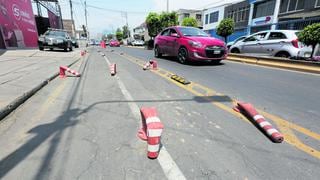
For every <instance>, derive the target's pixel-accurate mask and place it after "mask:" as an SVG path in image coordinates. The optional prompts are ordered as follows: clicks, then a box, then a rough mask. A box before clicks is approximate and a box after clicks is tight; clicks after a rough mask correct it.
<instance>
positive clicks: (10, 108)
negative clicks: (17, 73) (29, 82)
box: [0, 58, 81, 121]
mask: <svg viewBox="0 0 320 180" xmlns="http://www.w3.org/2000/svg"><path fill="white" fill-rule="evenodd" d="M80 59H81V58H78V59H76V60H75V61H74V62H72V63H71V64H69V65H68V67H71V66H72V65H74V64H75V63H77V62H78V61H80ZM58 76H59V72H57V73H55V74H53V75H52V76H50V77H49V78H47V79H46V80H44V81H43V82H42V83H40V84H38V85H37V86H35V87H34V88H33V89H31V90H30V91H27V92H25V93H23V95H21V96H19V97H18V98H16V99H15V100H13V101H12V102H11V103H10V104H9V105H7V106H6V107H4V108H2V109H0V121H1V120H2V119H4V118H5V117H6V116H7V115H9V114H10V113H11V112H12V111H14V110H15V109H17V108H18V107H19V106H20V105H21V104H23V103H24V102H25V101H26V100H28V99H29V98H30V97H32V96H33V95H34V94H35V93H36V92H38V91H39V90H40V89H42V88H43V87H44V86H46V85H47V84H48V83H49V82H50V81H52V80H53V79H55V78H56V77H58Z"/></svg>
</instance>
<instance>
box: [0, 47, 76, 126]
mask: <svg viewBox="0 0 320 180" xmlns="http://www.w3.org/2000/svg"><path fill="white" fill-rule="evenodd" d="M79 58H80V49H75V50H74V51H72V52H63V51H58V50H57V51H39V50H8V51H5V52H2V53H1V55H0V120H1V119H2V117H1V116H2V114H3V113H4V111H8V109H10V108H11V106H15V105H14V104H16V103H17V102H15V101H17V100H18V99H19V98H21V97H23V96H25V95H27V92H30V91H31V90H32V89H34V88H35V87H37V86H39V84H41V83H43V82H44V81H46V80H47V79H49V78H50V77H52V76H53V75H54V74H56V73H57V72H58V71H59V66H60V65H65V66H66V65H70V64H71V63H73V62H75V61H76V60H77V59H79Z"/></svg>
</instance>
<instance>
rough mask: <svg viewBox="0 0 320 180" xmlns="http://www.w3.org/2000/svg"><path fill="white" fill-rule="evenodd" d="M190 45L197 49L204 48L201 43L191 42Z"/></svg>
mask: <svg viewBox="0 0 320 180" xmlns="http://www.w3.org/2000/svg"><path fill="white" fill-rule="evenodd" d="M188 43H189V44H190V45H191V46H192V47H197V48H200V47H202V44H201V43H200V42H195V41H189V42H188Z"/></svg>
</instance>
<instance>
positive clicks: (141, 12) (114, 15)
mask: <svg viewBox="0 0 320 180" xmlns="http://www.w3.org/2000/svg"><path fill="white" fill-rule="evenodd" d="M226 1H229V2H230V1H237V0H224V1H223V0H169V9H170V11H172V10H178V9H204V8H208V7H210V6H213V5H216V4H217V2H220V3H221V2H226ZM59 2H60V5H61V9H62V15H63V18H64V19H69V18H70V7H69V0H59ZM73 2H74V3H73V9H74V19H75V23H76V28H79V27H80V26H81V25H82V24H85V18H84V6H83V3H84V0H73ZM166 3H167V0H87V5H88V15H89V16H88V27H89V30H90V31H91V34H92V35H95V34H97V33H102V32H104V33H109V32H112V31H115V30H116V29H117V28H118V27H122V26H123V25H125V23H126V20H125V18H124V14H123V13H121V12H117V11H127V12H129V13H128V23H129V27H130V29H132V28H133V27H136V26H138V25H139V24H141V23H142V22H144V20H145V18H146V16H147V14H148V12H150V11H155V12H161V11H166ZM90 6H94V7H98V8H101V9H98V8H94V7H90ZM111 10H113V11H114V12H113V11H111Z"/></svg>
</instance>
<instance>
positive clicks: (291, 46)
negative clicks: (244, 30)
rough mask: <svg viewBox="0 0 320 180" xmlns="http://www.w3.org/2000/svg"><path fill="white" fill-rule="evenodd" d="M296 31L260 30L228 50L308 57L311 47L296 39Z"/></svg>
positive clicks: (232, 51) (287, 56) (289, 56)
mask: <svg viewBox="0 0 320 180" xmlns="http://www.w3.org/2000/svg"><path fill="white" fill-rule="evenodd" d="M298 33H299V31H294V30H269V31H261V32H258V33H255V34H252V35H250V36H248V37H247V38H245V39H243V40H240V41H238V42H236V43H235V44H234V45H232V46H231V47H230V52H231V53H250V54H259V55H266V56H276V57H284V58H294V59H296V58H299V59H300V58H305V57H310V55H311V52H312V49H311V47H305V45H304V44H303V43H301V42H299V41H298V37H297V35H298ZM302 49H303V51H302Z"/></svg>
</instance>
